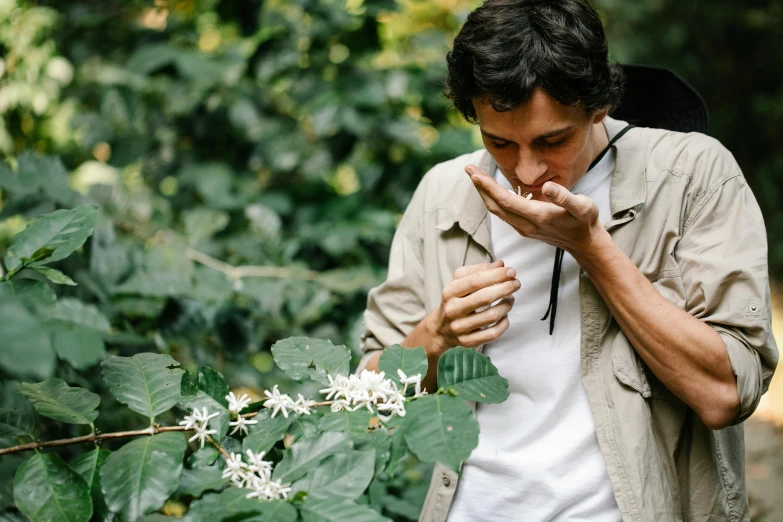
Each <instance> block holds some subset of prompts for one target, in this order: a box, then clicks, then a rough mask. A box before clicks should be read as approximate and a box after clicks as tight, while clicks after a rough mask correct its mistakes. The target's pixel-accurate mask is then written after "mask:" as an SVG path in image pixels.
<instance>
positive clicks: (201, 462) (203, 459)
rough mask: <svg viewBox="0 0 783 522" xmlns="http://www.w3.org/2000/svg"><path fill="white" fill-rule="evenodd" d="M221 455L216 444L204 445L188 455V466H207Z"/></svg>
mask: <svg viewBox="0 0 783 522" xmlns="http://www.w3.org/2000/svg"><path fill="white" fill-rule="evenodd" d="M219 456H220V453H219V452H218V450H217V448H215V446H212V445H209V446H204V447H203V448H201V449H200V450H198V451H195V452H193V454H191V455H190V457H188V466H190V467H191V468H206V467H209V466H211V465H212V464H214V463H215V461H216V460H217V458H218V457H219Z"/></svg>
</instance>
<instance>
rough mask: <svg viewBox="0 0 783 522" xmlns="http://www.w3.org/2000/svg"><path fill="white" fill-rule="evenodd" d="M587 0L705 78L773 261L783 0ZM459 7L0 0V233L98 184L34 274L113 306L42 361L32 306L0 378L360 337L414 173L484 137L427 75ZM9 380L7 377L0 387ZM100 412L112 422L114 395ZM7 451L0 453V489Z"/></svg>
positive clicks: (6, 236) (633, 55) (87, 375)
mask: <svg viewBox="0 0 783 522" xmlns="http://www.w3.org/2000/svg"><path fill="white" fill-rule="evenodd" d="M594 3H595V5H596V7H597V8H598V10H599V12H600V13H601V16H602V18H603V20H604V22H605V24H606V28H607V34H608V36H609V39H610V46H611V49H612V54H613V55H614V57H615V58H616V59H617V60H618V61H621V62H636V63H653V64H659V65H664V66H668V67H671V68H672V69H674V70H675V71H677V72H678V73H680V74H681V75H682V76H684V77H685V78H686V79H688V80H689V81H690V82H691V83H692V84H693V85H694V86H695V87H696V88H697V89H698V90H699V91H700V92H701V93H702V95H703V96H704V98H705V99H706V101H707V103H708V105H709V106H710V110H711V114H712V132H711V133H712V135H713V136H715V137H717V138H718V139H720V140H721V141H722V142H723V143H724V144H726V146H727V147H728V148H729V149H730V150H731V151H732V152H733V153H734V154H735V155H736V157H737V159H738V161H739V163H740V165H741V166H742V168H743V170H744V172H745V175H746V177H747V178H748V179H749V181H750V183H751V186H752V187H753V188H754V192H755V194H756V196H757V198H758V199H759V202H760V204H761V206H762V209H763V211H764V214H765V217H766V224H767V229H768V231H769V237H770V238H771V240H772V241H771V244H770V262H771V270H772V275H773V276H775V275H778V274H780V273H781V270H783V243H780V242H777V241H776V240H775V238H777V237H783V234H780V233H778V232H781V230H779V229H780V228H781V227H783V219H781V218H782V217H783V216H779V214H780V213H781V212H783V211H782V210H781V209H780V205H779V198H780V191H781V188H780V185H781V184H780V182H779V181H780V178H781V176H782V175H783V152H780V150H779V148H778V147H777V146H776V145H777V141H779V138H780V136H781V129H783V125H781V124H782V123H783V121H782V120H783V60H781V59H780V58H779V57H778V54H777V53H776V52H775V49H779V48H780V47H781V44H783V38H781V31H782V29H781V27H783V24H781V22H783V20H782V18H783V1H781V0H767V1H763V0H754V1H752V2H745V3H743V4H742V5H739V4H737V3H736V2H729V1H727V0H719V1H717V2H710V3H709V4H707V3H705V2H675V1H674V0H640V1H637V2H622V1H620V0H594ZM477 4H478V2H476V1H475V0H430V1H423V0H398V1H395V0H265V1H264V0H155V1H154V2H153V1H142V0H106V1H103V2H93V1H88V0H0V56H1V58H0V114H2V116H3V117H2V119H0V152H2V154H3V155H4V156H5V158H6V160H7V164H8V167H7V168H4V169H1V170H0V252H3V251H5V250H6V249H7V247H8V245H9V243H10V239H11V237H13V236H14V235H15V234H16V233H18V232H20V231H21V230H23V229H24V227H25V226H26V224H27V223H29V222H31V221H32V220H33V219H35V218H36V217H38V216H40V215H42V214H46V213H50V212H52V211H55V210H57V209H61V208H68V209H70V208H74V207H76V206H78V205H81V204H85V203H86V204H92V205H97V206H98V207H99V209H100V210H99V213H98V217H97V224H96V226H95V232H94V234H93V236H92V237H91V238H90V239H89V241H88V242H87V243H86V244H85V245H84V247H83V248H81V249H79V250H78V251H77V252H76V253H74V254H73V255H71V256H70V257H68V258H67V259H63V260H61V261H57V262H56V263H53V267H54V268H57V269H60V270H62V272H64V273H65V274H68V275H69V276H70V277H72V278H73V280H74V281H75V282H76V283H78V285H77V286H68V285H58V286H56V287H53V288H54V289H55V290H56V293H57V296H58V299H60V300H63V299H64V300H65V302H67V303H71V304H73V303H82V305H83V306H84V307H89V309H90V310H98V311H100V314H102V315H103V316H105V318H106V319H107V320H108V322H109V324H110V328H109V330H108V332H99V334H100V335H98V334H96V333H95V332H87V333H85V332H84V331H83V330H79V331H77V332H76V333H73V332H71V334H70V335H72V336H73V335H77V334H78V335H81V336H83V338H84V339H85V343H88V344H87V346H89V347H90V350H91V352H90V356H89V357H86V356H84V354H72V353H71V354H68V355H67V356H63V354H58V355H59V362H57V364H55V360H54V357H55V355H54V354H55V352H56V350H55V349H56V345H57V338H56V336H57V335H58V331H59V332H60V333H59V335H64V334H62V327H63V325H62V324H60V323H57V324H58V325H59V326H58V327H59V328H60V330H58V331H55V330H52V329H46V328H49V327H50V326H51V325H48V326H46V325H45V326H46V327H42V330H41V332H39V334H40V335H44V336H46V335H48V336H49V338H50V341H49V342H51V343H54V344H53V345H52V346H53V348H52V350H55V351H52V352H51V353H52V355H51V356H50V357H51V359H50V360H48V361H43V362H42V363H41V365H40V367H39V368H38V369H37V370H36V371H34V372H30V373H29V374H28V375H25V374H23V373H18V372H16V371H12V370H10V369H9V368H8V367H0V378H2V379H4V380H3V382H2V383H0V386H2V388H0V389H2V390H5V391H7V390H13V389H14V386H13V383H12V381H14V380H18V379H22V378H25V377H28V376H32V375H35V376H37V377H41V378H44V377H46V376H49V375H56V376H58V377H61V378H63V379H64V380H66V381H68V382H69V383H71V384H76V385H87V384H90V383H92V384H90V386H88V387H90V388H91V389H96V390H97V389H99V388H100V384H99V380H98V379H97V375H98V374H97V370H96V367H95V363H96V362H97V361H99V360H100V358H101V357H103V356H104V355H105V354H106V353H114V354H119V355H124V356H130V355H133V354H134V353H138V352H141V351H151V350H154V351H159V352H162V353H168V354H171V355H172V356H174V357H175V358H176V359H177V360H179V361H180V362H181V363H182V364H183V366H185V367H186V368H188V369H190V370H193V369H195V368H196V367H198V366H202V365H207V366H212V367H215V368H217V369H218V370H220V371H221V372H223V373H224V374H225V375H226V379H227V380H228V381H229V382H231V383H232V384H234V385H237V386H242V387H243V388H244V389H246V391H248V392H249V393H253V391H254V390H256V391H257V390H258V389H260V388H261V387H271V386H272V385H273V384H276V383H280V385H281V387H283V388H284V389H285V388H286V387H290V386H291V383H290V381H288V380H287V379H286V377H285V376H283V375H281V374H279V373H276V372H275V370H274V369H273V364H272V357H271V355H270V354H269V347H270V345H271V343H272V342H274V341H276V340H277V339H281V338H285V337H289V336H294V335H301V336H312V337H321V338H329V339H331V340H332V341H333V342H335V343H336V344H337V343H339V344H346V345H348V346H349V347H351V348H352V349H353V350H354V353H356V350H357V345H358V337H359V333H360V329H361V324H360V317H361V312H362V311H363V309H364V306H365V303H366V293H367V291H368V290H369V288H371V287H372V286H374V285H375V284H377V283H378V282H379V281H381V280H382V279H383V277H384V274H385V269H386V262H387V259H388V251H389V245H390V242H391V238H392V235H393V232H394V228H395V225H396V223H397V221H398V219H399V217H400V215H401V212H402V211H403V209H404V208H405V205H406V204H407V202H408V201H409V199H410V196H411V194H412V193H413V190H414V189H415V187H416V184H417V183H418V181H419V179H421V176H422V175H423V173H424V172H425V171H426V170H427V169H428V168H429V167H430V166H432V165H433V164H435V163H437V162H439V161H443V160H446V159H449V158H451V157H454V156H457V155H460V154H463V153H466V152H469V151H472V150H474V149H476V148H478V147H479V146H480V140H479V139H478V137H477V135H476V132H475V129H472V128H470V127H469V126H468V125H467V124H465V123H464V122H463V121H462V120H461V118H460V116H459V115H458V114H457V113H456V112H455V111H454V110H451V109H449V103H448V101H447V100H446V99H445V98H444V97H443V95H442V94H441V85H442V79H443V76H444V74H445V60H444V56H445V53H446V51H447V50H448V47H449V45H450V42H451V39H452V38H453V36H454V34H455V31H456V30H457V29H458V28H459V26H460V24H461V23H462V21H463V20H464V18H465V16H466V15H467V13H468V12H469V11H470V9H472V8H473V7H475V6H476V5H477ZM235 267H239V268H235ZM5 269H6V270H7V269H8V267H5ZM22 275H23V274H20V276H22ZM0 276H2V270H0ZM25 277H29V278H37V279H39V280H40V281H44V277H45V276H44V275H42V274H39V273H37V272H36V273H33V274H31V275H25ZM39 297H40V296H39ZM31 306H32V305H31ZM6 324H7V323H6ZM2 328H3V326H2V324H0V336H2V335H3V331H2ZM40 335H39V337H40ZM39 341H40V342H44V341H43V340H40V339H39ZM44 374H46V375H44ZM102 395H103V394H102ZM17 400H18V397H16V394H14V393H12V392H10V391H8V392H7V393H3V395H2V400H0V408H3V407H10V406H9V405H13V404H15V401H17ZM101 409H102V412H101V417H100V419H110V421H111V422H112V425H113V426H114V427H118V423H121V422H124V421H123V420H122V419H120V418H117V419H113V418H112V416H113V415H114V416H115V417H117V416H118V415H120V414H119V413H115V412H113V411H112V402H111V399H110V398H107V399H106V400H105V401H104V402H103V403H102V404H101ZM104 409H105V410H106V411H105V412H104V411H103V410H104ZM128 423H129V424H130V423H131V422H130V420H129V421H128ZM44 429H45V430H48V431H47V436H48V437H50V438H51V437H53V436H55V435H58V436H67V435H69V434H75V433H78V432H74V431H69V430H73V428H69V427H67V426H62V425H56V424H46V425H45V428H44ZM18 464H19V460H18V459H10V458H8V459H5V460H3V461H2V462H0V509H1V508H3V507H4V506H7V505H9V502H10V497H9V496H8V490H7V487H6V485H7V478H8V477H10V476H12V475H13V469H15V467H16V466H18ZM426 479H427V478H426V477H424V479H423V480H419V481H418V482H417V483H420V484H422V485H426ZM414 482H415V481H414ZM395 488H397V489H395V491H404V490H405V489H406V487H403V485H400V484H397V485H395ZM406 494H407V495H409V496H410V497H411V498H416V499H418V500H417V501H419V500H421V499H419V498H418V496H417V495H418V494H419V493H410V494H408V493H406ZM389 498H390V499H391V498H394V497H393V496H389ZM390 502H391V500H390ZM398 504H399V505H400V506H402V505H403V504H404V503H403V502H399V501H398ZM409 511H415V509H413V510H411V509H409ZM408 515H409V518H414V517H413V516H412V515H411V513H408ZM401 516H402V515H401Z"/></svg>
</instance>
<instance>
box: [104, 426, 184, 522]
mask: <svg viewBox="0 0 783 522" xmlns="http://www.w3.org/2000/svg"><path fill="white" fill-rule="evenodd" d="M185 448H186V443H185V438H184V437H183V435H182V434H181V433H176V432H172V433H161V434H158V435H153V436H151V437H141V438H139V439H136V440H134V441H131V442H129V443H127V444H125V445H124V446H123V447H121V448H120V449H118V450H117V451H115V452H113V453H112V454H111V455H109V456H108V457H107V458H106V461H105V462H104V465H103V467H102V468H101V472H100V477H101V489H102V491H103V496H104V498H105V499H106V505H107V506H108V507H109V510H111V511H112V512H113V513H117V514H119V515H120V516H121V517H122V518H124V519H125V520H128V521H130V522H132V521H134V520H136V519H137V518H139V517H141V516H143V515H146V514H148V513H151V512H152V511H155V510H157V509H160V508H161V507H162V506H163V504H164V503H165V502H166V499H168V498H169V497H170V496H171V494H172V493H174V491H176V489H177V487H178V486H179V480H180V475H181V473H182V458H183V456H184V453H185Z"/></svg>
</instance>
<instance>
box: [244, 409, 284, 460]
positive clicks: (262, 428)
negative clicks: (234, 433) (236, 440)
mask: <svg viewBox="0 0 783 522" xmlns="http://www.w3.org/2000/svg"><path fill="white" fill-rule="evenodd" d="M259 417H261V415H257V416H256V417H255V418H256V419H257V420H258V424H255V425H253V426H250V428H248V434H247V437H245V440H243V441H242V451H243V452H245V451H247V450H251V451H252V452H253V453H260V452H262V451H269V450H270V449H272V446H274V445H275V443H276V442H277V441H279V440H280V439H282V438H283V436H284V435H285V434H286V432H287V431H288V427H289V426H290V425H291V423H292V422H293V421H294V416H293V415H290V416H289V417H288V418H287V419H286V418H285V417H283V416H282V415H280V414H278V415H276V416H275V418H274V419H273V418H270V417H267V418H266V419H263V418H259Z"/></svg>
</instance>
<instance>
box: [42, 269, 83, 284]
mask: <svg viewBox="0 0 783 522" xmlns="http://www.w3.org/2000/svg"><path fill="white" fill-rule="evenodd" d="M33 270H35V271H36V272H38V273H39V274H41V275H42V276H44V277H45V278H46V279H48V280H49V281H51V282H52V283H54V284H56V285H66V286H76V281H74V280H73V279H71V278H70V277H68V276H67V275H65V274H63V273H62V272H60V271H59V270H57V269H55V268H50V267H48V266H36V267H33Z"/></svg>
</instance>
